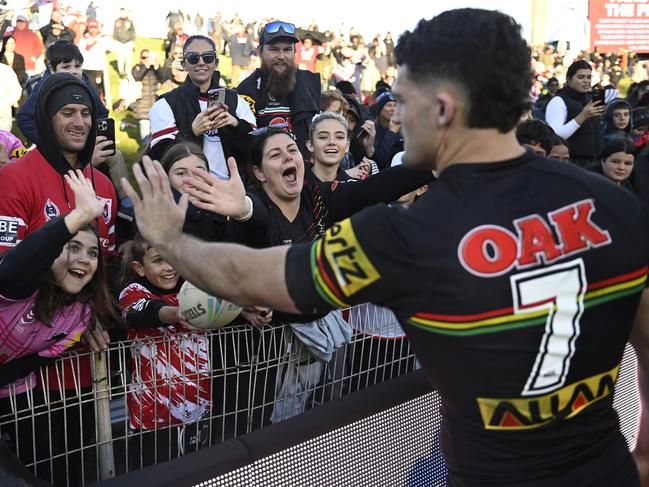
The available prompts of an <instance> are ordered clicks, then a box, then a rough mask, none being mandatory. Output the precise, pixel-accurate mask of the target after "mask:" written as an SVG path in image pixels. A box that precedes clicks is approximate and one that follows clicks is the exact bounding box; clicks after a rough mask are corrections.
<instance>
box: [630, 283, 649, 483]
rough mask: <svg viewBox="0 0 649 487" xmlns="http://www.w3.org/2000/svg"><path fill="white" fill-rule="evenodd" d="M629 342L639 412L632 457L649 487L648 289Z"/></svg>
mask: <svg viewBox="0 0 649 487" xmlns="http://www.w3.org/2000/svg"><path fill="white" fill-rule="evenodd" d="M631 344H632V345H633V347H634V348H635V352H636V355H637V357H638V389H639V391H640V399H641V412H640V424H639V427H638V434H637V443H636V447H635V449H634V450H633V458H634V460H635V462H636V466H637V467H638V472H639V474H640V482H641V485H642V486H643V487H649V289H645V290H644V292H643V293H642V297H641V299H640V305H639V306H638V311H637V312H636V317H635V321H634V323H633V330H632V332H631Z"/></svg>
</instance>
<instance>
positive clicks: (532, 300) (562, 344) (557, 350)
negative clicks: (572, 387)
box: [510, 258, 587, 396]
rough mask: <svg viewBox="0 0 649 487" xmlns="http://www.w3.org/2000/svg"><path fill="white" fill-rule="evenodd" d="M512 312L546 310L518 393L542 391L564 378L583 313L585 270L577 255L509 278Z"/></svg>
mask: <svg viewBox="0 0 649 487" xmlns="http://www.w3.org/2000/svg"><path fill="white" fill-rule="evenodd" d="M510 282H511V287H512V295H513V300H514V313H530V312H533V311H542V310H547V311H548V318H547V320H546V322H545V333H544V334H543V338H542V339H541V345H540V346H539V352H538V354H537V355H536V360H535V361H534V366H533V367H532V372H530V376H529V377H528V379H527V383H526V384H525V387H524V389H523V392H522V393H521V394H522V395H523V396H530V395H535V394H542V393H547V392H551V391H553V390H555V389H558V388H560V387H561V386H563V384H564V383H565V381H566V376H567V375H568V369H569V368H570V359H571V358H572V356H573V354H574V353H575V342H576V341H577V337H578V336H579V331H580V329H579V320H580V319H581V315H582V313H583V312H584V294H585V293H586V287H587V284H586V271H585V268H584V261H583V260H582V259H581V258H579V259H575V260H572V261H570V262H565V263H562V264H556V265H553V266H550V267H545V268H543V269H537V270H534V271H530V272H522V273H520V274H515V275H513V276H511V277H510Z"/></svg>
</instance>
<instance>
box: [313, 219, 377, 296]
mask: <svg viewBox="0 0 649 487" xmlns="http://www.w3.org/2000/svg"><path fill="white" fill-rule="evenodd" d="M324 243H325V245H324V246H323V248H324V254H325V257H326V258H327V262H328V263H329V266H330V267H331V269H332V270H333V272H334V274H335V277H336V282H337V283H338V285H339V286H340V289H341V291H342V292H343V293H344V294H345V296H351V295H352V294H355V293H357V292H358V291H360V290H361V289H363V288H366V287H367V286H369V285H370V284H372V283H374V282H375V281H377V280H379V278H380V277H381V275H380V274H379V273H378V271H377V270H376V268H375V267H374V265H373V264H372V262H370V260H369V259H368V258H367V255H366V254H365V251H364V250H363V248H362V247H361V246H360V244H359V243H358V240H357V239H356V234H355V233H354V229H353V228H352V224H351V221H350V220H349V219H347V220H343V221H342V222H340V223H336V224H335V225H334V226H332V227H331V229H330V230H329V232H327V234H326V236H325V241H324Z"/></svg>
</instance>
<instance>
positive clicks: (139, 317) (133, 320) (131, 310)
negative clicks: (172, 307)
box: [119, 283, 169, 329]
mask: <svg viewBox="0 0 649 487" xmlns="http://www.w3.org/2000/svg"><path fill="white" fill-rule="evenodd" d="M119 306H120V308H121V309H122V318H123V319H124V321H125V322H126V325H127V326H128V327H129V328H134V329H142V328H159V327H167V326H169V325H168V324H165V323H162V322H161V321H160V314H159V313H160V309H161V308H163V307H165V306H169V305H168V304H166V303H165V302H164V301H163V300H161V299H160V298H158V296H156V295H155V294H153V293H151V292H150V291H149V290H148V289H146V288H145V287H144V286H141V285H140V284H137V283H133V284H129V285H128V286H127V287H126V288H125V289H124V290H123V291H122V292H121V293H120V295H119Z"/></svg>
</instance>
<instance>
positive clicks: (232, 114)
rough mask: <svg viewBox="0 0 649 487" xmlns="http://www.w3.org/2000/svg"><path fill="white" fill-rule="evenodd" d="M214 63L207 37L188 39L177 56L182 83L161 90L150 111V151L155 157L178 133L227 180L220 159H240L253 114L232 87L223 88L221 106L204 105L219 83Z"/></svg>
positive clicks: (219, 79) (216, 59) (222, 161)
mask: <svg viewBox="0 0 649 487" xmlns="http://www.w3.org/2000/svg"><path fill="white" fill-rule="evenodd" d="M218 64H219V60H218V57H217V56H216V51H215V45H214V41H212V39H210V38H209V37H205V36H201V35H195V36H191V37H190V38H189V39H187V42H185V45H184V46H183V59H182V66H183V69H184V70H185V71H186V72H187V79H186V80H185V83H184V84H183V85H182V86H180V87H178V88H176V89H174V90H172V91H170V92H169V93H165V94H164V95H162V97H161V98H160V99H159V100H158V101H157V102H156V103H155V104H154V105H153V107H152V108H151V111H150V113H149V118H150V120H151V131H152V133H153V135H152V136H151V149H150V153H151V155H152V157H154V158H155V159H158V160H160V159H161V158H162V156H163V155H164V153H165V152H166V151H167V149H168V148H169V146H171V145H172V144H173V143H174V141H175V139H176V137H182V138H183V139H185V140H189V141H191V142H194V143H196V144H198V145H199V146H200V147H201V148H202V149H203V152H204V153H205V155H206V156H207V160H208V162H209V169H210V172H211V173H212V174H215V175H216V176H217V177H220V178H222V179H228V178H229V177H230V173H229V171H228V167H227V164H226V162H225V161H226V160H227V158H228V157H235V158H237V159H238V160H241V161H244V160H245V156H246V155H247V151H248V140H247V134H248V132H250V130H251V129H252V128H253V127H254V125H255V116H254V115H253V113H252V111H251V110H250V107H249V106H248V104H247V103H246V101H245V100H244V99H243V98H241V97H240V96H239V95H237V93H236V92H235V91H234V90H226V92H225V105H222V104H211V105H210V106H208V91H210V90H212V89H216V88H219V86H220V83H221V74H220V73H219V71H217V69H216V68H217V66H218Z"/></svg>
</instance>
